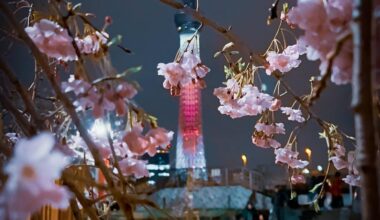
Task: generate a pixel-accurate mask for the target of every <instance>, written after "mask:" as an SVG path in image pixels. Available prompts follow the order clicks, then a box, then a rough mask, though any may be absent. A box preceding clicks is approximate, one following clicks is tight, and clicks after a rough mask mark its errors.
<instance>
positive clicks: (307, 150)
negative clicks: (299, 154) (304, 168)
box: [305, 147, 312, 161]
mask: <svg viewBox="0 0 380 220" xmlns="http://www.w3.org/2000/svg"><path fill="white" fill-rule="evenodd" d="M311 153H312V151H311V149H310V148H308V147H307V148H305V154H306V156H307V160H308V161H310V160H311Z"/></svg>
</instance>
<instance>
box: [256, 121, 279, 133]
mask: <svg viewBox="0 0 380 220" xmlns="http://www.w3.org/2000/svg"><path fill="white" fill-rule="evenodd" d="M255 129H256V130H257V131H259V132H260V131H262V132H264V134H265V135H267V136H271V135H273V134H285V128H284V124H283V123H276V124H269V125H268V124H264V123H256V125H255Z"/></svg>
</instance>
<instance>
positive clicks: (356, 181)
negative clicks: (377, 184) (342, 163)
mask: <svg viewBox="0 0 380 220" xmlns="http://www.w3.org/2000/svg"><path fill="white" fill-rule="evenodd" d="M342 180H343V181H344V182H345V183H347V184H348V185H351V186H361V184H360V176H359V175H351V174H349V175H347V176H346V177H345V178H343V179H342Z"/></svg>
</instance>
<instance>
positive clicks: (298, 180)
mask: <svg viewBox="0 0 380 220" xmlns="http://www.w3.org/2000/svg"><path fill="white" fill-rule="evenodd" d="M290 182H291V183H292V184H305V183H306V179H305V176H304V175H302V174H295V173H294V174H293V175H292V176H291V177H290Z"/></svg>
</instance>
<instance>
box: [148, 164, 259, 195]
mask: <svg viewBox="0 0 380 220" xmlns="http://www.w3.org/2000/svg"><path fill="white" fill-rule="evenodd" d="M150 174H151V176H150V178H149V180H150V181H149V182H150V183H151V185H152V187H154V188H156V189H161V188H167V187H182V186H185V185H186V184H187V181H188V180H189V175H191V178H192V179H193V181H194V183H196V184H197V185H201V186H237V185H239V186H243V187H245V188H248V189H252V190H256V191H263V190H264V186H265V181H264V175H263V174H262V173H260V172H259V171H257V170H249V169H247V168H240V169H229V168H206V169H161V170H160V169H158V170H150ZM162 174H165V175H162Z"/></svg>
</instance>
